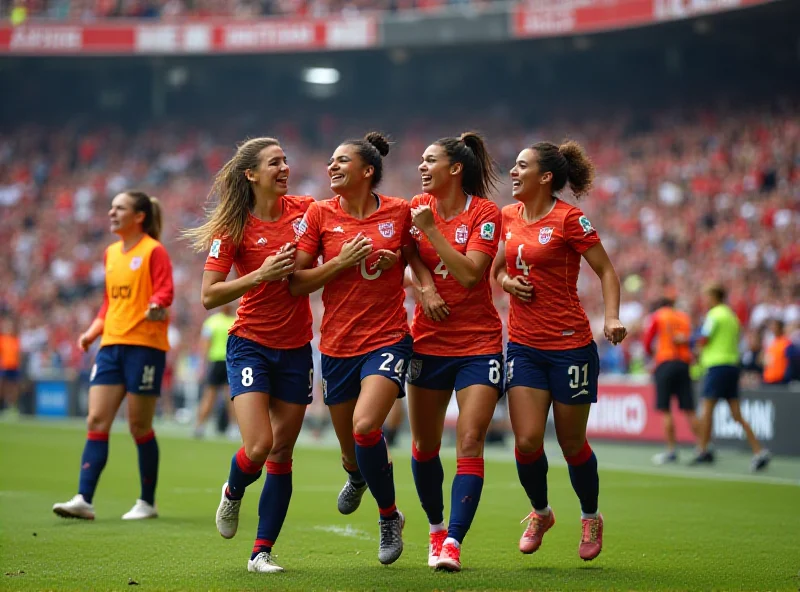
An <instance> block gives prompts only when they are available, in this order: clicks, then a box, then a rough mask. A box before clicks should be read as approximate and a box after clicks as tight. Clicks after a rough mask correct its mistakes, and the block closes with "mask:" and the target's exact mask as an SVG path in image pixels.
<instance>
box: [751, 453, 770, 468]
mask: <svg viewBox="0 0 800 592" xmlns="http://www.w3.org/2000/svg"><path fill="white" fill-rule="evenodd" d="M771 460H772V454H770V452H769V450H767V449H766V448H765V449H764V450H762V451H761V452H759V453H758V454H756V455H754V456H753V460H751V461H750V470H751V471H753V472H754V473H755V472H756V471H762V470H764V469H766V468H767V465H768V464H769V461H771Z"/></svg>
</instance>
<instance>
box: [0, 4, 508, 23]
mask: <svg viewBox="0 0 800 592" xmlns="http://www.w3.org/2000/svg"><path fill="white" fill-rule="evenodd" d="M492 1H493V0H12V1H11V2H4V3H0V18H9V19H10V20H11V22H12V24H14V25H21V24H22V23H24V22H26V21H27V20H29V19H39V20H42V19H46V20H70V21H94V20H97V19H108V18H129V19H151V20H156V19H160V20H174V19H203V18H219V17H227V18H235V19H250V18H257V17H269V16H290V17H299V18H323V17H327V16H332V15H340V16H352V15H356V14H365V13H370V12H374V11H391V12H395V11H407V10H420V11H428V12H430V11H436V10H440V9H442V8H446V7H448V6H458V5H472V6H473V7H474V8H480V7H481V6H483V5H486V4H491V2H492Z"/></svg>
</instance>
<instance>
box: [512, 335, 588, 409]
mask: <svg viewBox="0 0 800 592" xmlns="http://www.w3.org/2000/svg"><path fill="white" fill-rule="evenodd" d="M506 360H507V362H506V391H508V390H509V389H512V388H514V387H515V386H527V387H530V388H535V389H542V390H545V391H550V396H551V397H552V398H553V400H554V401H558V402H559V403H563V404H565V405H584V404H586V403H597V380H598V377H599V376H600V358H599V356H598V355H597V344H596V343H595V342H594V341H592V342H591V343H590V344H589V345H586V346H584V347H579V348H576V349H567V350H546V349H537V348H535V347H528V346H527V345H521V344H519V343H514V342H513V341H509V342H508V347H507V348H506Z"/></svg>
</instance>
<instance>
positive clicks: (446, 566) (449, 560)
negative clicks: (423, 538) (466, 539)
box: [436, 543, 461, 571]
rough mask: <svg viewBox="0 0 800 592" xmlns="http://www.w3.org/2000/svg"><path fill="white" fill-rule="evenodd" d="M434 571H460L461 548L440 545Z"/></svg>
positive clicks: (446, 544)
mask: <svg viewBox="0 0 800 592" xmlns="http://www.w3.org/2000/svg"><path fill="white" fill-rule="evenodd" d="M436 569H442V570H444V571H461V548H460V547H457V546H456V545H454V544H453V543H445V544H444V545H442V553H441V554H440V555H439V560H438V561H437V562H436Z"/></svg>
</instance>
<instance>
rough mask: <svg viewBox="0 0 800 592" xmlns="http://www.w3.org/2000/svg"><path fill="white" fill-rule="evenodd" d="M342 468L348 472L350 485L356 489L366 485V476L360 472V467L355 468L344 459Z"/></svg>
mask: <svg viewBox="0 0 800 592" xmlns="http://www.w3.org/2000/svg"><path fill="white" fill-rule="evenodd" d="M342 468H343V469H344V470H345V471H346V472H347V478H348V479H350V483H352V484H353V485H355V486H356V487H363V486H364V485H366V481H364V476H363V475H362V474H361V471H359V470H358V465H355V466H353V465H351V464H350V463H348V462H346V461H345V460H344V459H342Z"/></svg>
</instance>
